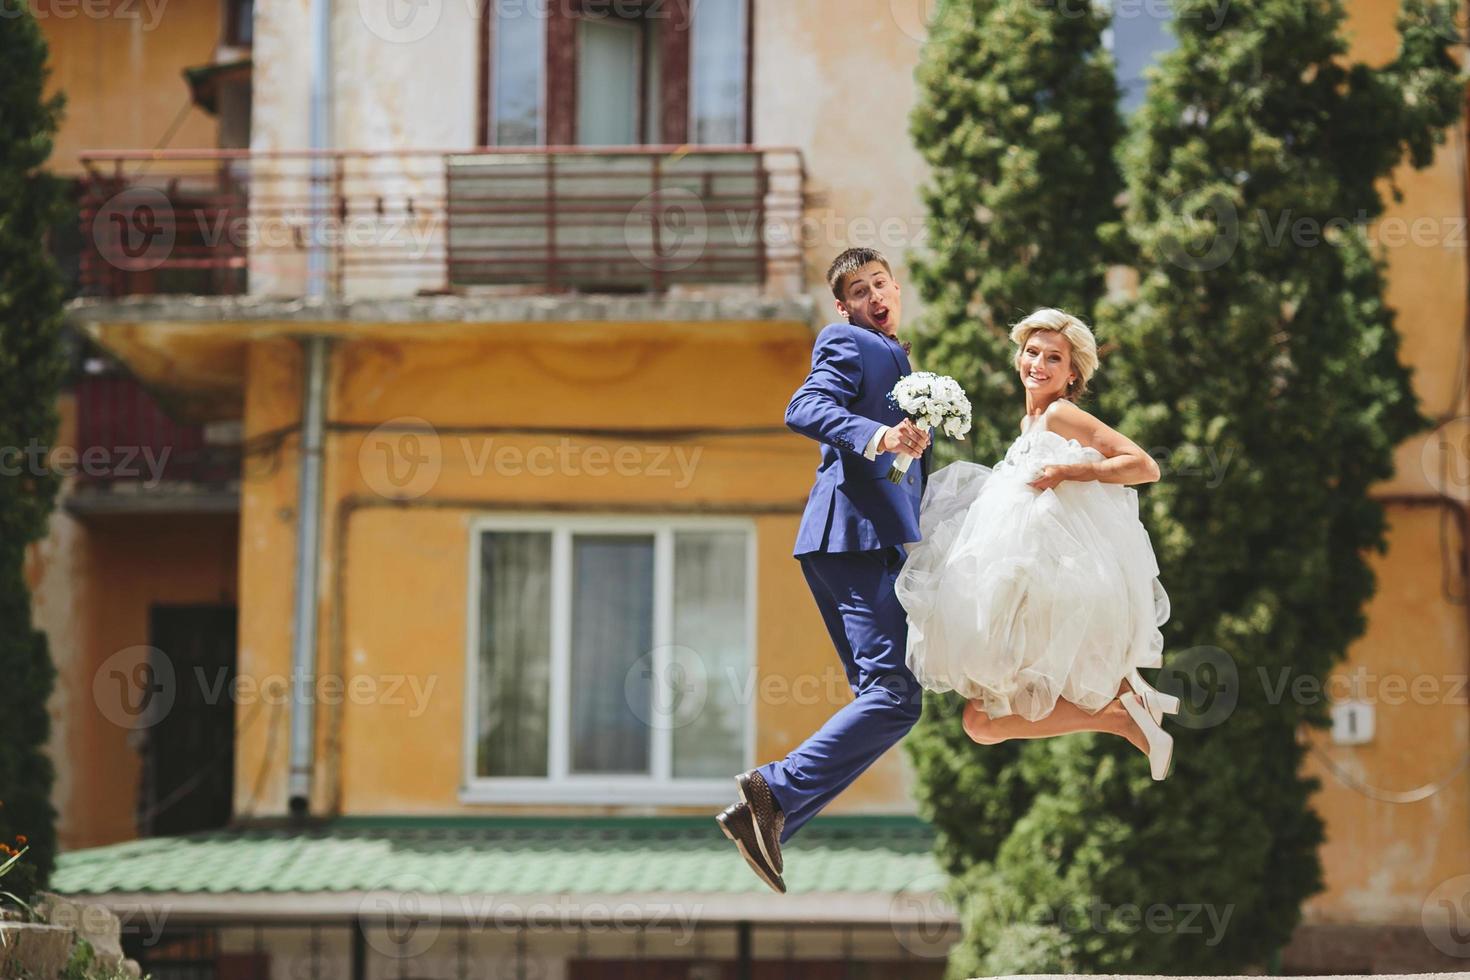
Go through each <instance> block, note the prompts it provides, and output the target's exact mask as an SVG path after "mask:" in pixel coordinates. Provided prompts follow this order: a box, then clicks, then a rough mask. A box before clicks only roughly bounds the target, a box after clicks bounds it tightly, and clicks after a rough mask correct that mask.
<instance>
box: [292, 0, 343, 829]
mask: <svg viewBox="0 0 1470 980" xmlns="http://www.w3.org/2000/svg"><path fill="white" fill-rule="evenodd" d="M331 72H332V5H331V0H311V117H310V139H311V150H312V154H313V155H312V158H311V177H312V180H311V188H310V201H311V205H310V206H311V220H312V232H311V235H310V239H309V241H310V246H309V250H308V252H307V263H306V289H307V295H308V296H310V297H311V298H313V299H323V298H325V297H326V295H327V255H326V251H325V244H324V242H323V241H322V234H321V232H322V229H321V225H320V223H321V222H322V221H323V220H325V218H326V212H327V185H326V177H327V166H326V164H327V161H326V159H325V153H326V151H327V150H329V149H331V143H332V139H331V101H330V94H331V85H332V74H331ZM301 348H302V366H303V371H302V374H303V378H304V381H303V390H302V397H301V462H300V470H299V472H298V474H297V483H296V575H295V577H296V583H295V587H296V595H295V608H294V610H293V612H292V617H291V619H292V622H291V696H292V706H291V768H290V773H289V778H288V783H287V798H288V800H289V804H290V812H291V815H292V816H293V817H296V818H301V817H304V816H306V815H307V814H308V813H310V811H311V783H312V773H313V770H314V768H315V763H316V636H317V602H316V592H317V572H318V568H319V566H320V565H321V517H322V431H323V424H324V422H325V419H326V391H327V359H328V349H327V338H325V337H321V336H314V337H306V338H303V339H302V341H301Z"/></svg>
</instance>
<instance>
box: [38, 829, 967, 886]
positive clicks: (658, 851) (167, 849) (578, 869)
mask: <svg viewBox="0 0 1470 980" xmlns="http://www.w3.org/2000/svg"><path fill="white" fill-rule="evenodd" d="M932 843H933V834H932V831H931V830H930V828H929V827H928V826H927V825H926V824H924V823H922V822H920V821H919V820H916V819H914V818H910V817H823V818H819V819H817V820H814V821H813V822H812V823H810V824H808V825H807V826H806V827H805V828H803V829H802V831H801V833H800V834H798V835H797V836H796V837H795V838H793V839H792V841H791V842H790V843H789V844H788V845H787V846H786V847H785V848H783V855H784V857H785V866H786V874H785V878H786V884H787V887H788V889H789V890H790V892H792V893H801V892H811V893H831V892H865V893H873V892H886V893H890V894H891V893H896V892H900V891H903V890H905V889H908V888H910V887H911V886H913V884H914V883H915V882H917V881H930V882H932V881H933V880H934V878H935V876H936V875H937V873H938V867H937V865H936V864H935V862H934V859H933V857H932V856H931V846H932ZM51 887H52V889H53V890H55V891H57V892H61V893H63V894H68V895H86V894H104V893H109V892H111V893H147V892H172V893H178V892H192V893H197V894H224V893H251V892H254V893H283V892H292V893H295V892H317V893H320V892H344V891H360V890H367V891H370V890H377V889H393V890H399V889H402V890H408V889H412V890H415V891H426V892H439V893H443V894H481V893H486V892H494V893H496V894H501V895H516V894H522V895H526V894H541V895H546V894H562V893H568V894H603V895H607V894H626V893H646V892H664V893H668V892H703V893H742V892H764V891H765V886H764V885H763V884H761V882H760V881H759V880H758V879H757V878H756V877H755V875H754V874H752V873H751V871H750V869H749V868H747V867H746V865H745V862H744V861H743V860H742V859H741V858H740V855H739V854H738V852H737V851H736V850H735V848H734V846H733V845H732V844H731V843H730V842H729V841H727V840H726V839H725V838H724V837H723V836H722V835H721V834H720V831H719V828H717V827H716V826H715V823H714V821H713V819H711V818H709V817H698V818H694V817H688V818H682V817H681V818H664V817H648V818H637V817H612V818H566V817H563V818H554V817H504V818H483V819H432V818H346V819H341V820H336V821H333V822H331V823H328V824H324V825H320V826H315V827H305V828H291V827H240V828H231V829H225V830H216V831H208V832H204V833H198V834H191V835H188V836H181V837H162V838H150V839H145V840H137V841H129V842H127V843H123V844H112V845H108V846H106V847H94V848H88V849H85V850H78V851H71V852H67V853H64V854H62V855H61V856H60V858H59V859H58V866H57V870H56V873H55V874H54V875H53V877H52V881H51Z"/></svg>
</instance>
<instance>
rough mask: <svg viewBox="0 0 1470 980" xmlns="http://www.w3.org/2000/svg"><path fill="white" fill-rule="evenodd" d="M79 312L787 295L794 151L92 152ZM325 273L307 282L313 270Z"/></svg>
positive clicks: (798, 189) (796, 209)
mask: <svg viewBox="0 0 1470 980" xmlns="http://www.w3.org/2000/svg"><path fill="white" fill-rule="evenodd" d="M82 162H83V165H84V167H85V171H86V177H85V178H84V179H83V182H82V188H81V202H80V213H81V224H82V238H83V250H82V256H81V282H82V289H83V292H84V293H85V294H88V295H93V296H123V295H132V294H148V293H193V294H214V295H222V294H236V293H246V292H248V293H251V294H255V295H275V296H282V295H285V296H293V295H306V294H312V293H321V294H327V295H333V296H339V297H340V296H373V295H386V296H404V295H416V294H425V293H428V294H432V293H444V292H454V291H461V290H466V289H473V288H476V287H486V286H494V287H521V288H523V289H529V290H532V291H562V290H580V291H625V292H649V291H652V292H659V291H663V290H665V289H667V288H669V287H671V286H676V285H704V284H710V285H726V284H735V285H749V286H756V287H763V288H765V289H767V290H779V289H789V290H791V291H795V290H798V289H800V286H801V284H800V279H801V266H802V255H801V236H800V234H799V229H798V228H797V225H798V224H799V223H800V221H801V219H802V215H803V208H804V203H805V183H806V181H805V171H804V165H803V162H802V157H801V153H800V152H799V151H797V150H792V149H769V148H758V147H703V146H701V147H669V146H644V147H609V148H587V147H545V148H515V149H510V148H494V149H476V150H466V151H440V150H434V151H430V150H389V151H365V150H364V151H337V152H330V153H322V154H318V153H312V152H309V151H279V152H253V151H248V150H217V151H155V152H148V151H142V152H88V153H85V154H83V156H82ZM313 253H316V254H317V255H318V256H319V257H321V258H323V259H324V260H325V261H322V262H320V263H319V267H320V268H322V269H324V270H325V271H324V272H323V273H322V275H323V276H324V277H325V281H322V282H317V283H313V282H311V281H310V280H309V276H310V273H309V271H308V268H309V263H308V257H309V256H310V255H312V254H313Z"/></svg>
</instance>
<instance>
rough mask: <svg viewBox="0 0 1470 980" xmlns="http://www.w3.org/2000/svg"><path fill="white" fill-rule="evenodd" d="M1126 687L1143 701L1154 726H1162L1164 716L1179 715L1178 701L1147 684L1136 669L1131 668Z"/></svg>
mask: <svg viewBox="0 0 1470 980" xmlns="http://www.w3.org/2000/svg"><path fill="white" fill-rule="evenodd" d="M1128 686H1129V687H1131V688H1133V693H1134V694H1137V695H1138V696H1139V698H1140V699H1141V700H1142V701H1143V706H1144V707H1145V708H1147V709H1148V716H1149V717H1150V718H1152V719H1153V720H1154V724H1155V725H1162V724H1163V723H1164V716H1165V715H1177V714H1178V713H1179V699H1178V698H1176V697H1175V696H1174V695H1172V694H1165V693H1164V692H1162V691H1160V690H1158V689H1157V688H1155V687H1154V686H1153V685H1151V684H1149V682H1148V681H1146V680H1144V679H1143V675H1142V674H1140V673H1139V672H1138V668H1137V667H1135V668H1133V671H1132V672H1131V673H1130V674H1129V675H1128Z"/></svg>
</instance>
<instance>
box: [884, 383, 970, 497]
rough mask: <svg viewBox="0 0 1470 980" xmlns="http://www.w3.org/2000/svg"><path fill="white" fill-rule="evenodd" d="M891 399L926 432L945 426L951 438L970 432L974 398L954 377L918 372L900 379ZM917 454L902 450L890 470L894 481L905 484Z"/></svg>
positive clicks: (889, 473) (892, 481) (889, 475)
mask: <svg viewBox="0 0 1470 980" xmlns="http://www.w3.org/2000/svg"><path fill="white" fill-rule="evenodd" d="M888 400H889V401H890V402H892V403H893V404H894V405H897V406H898V409H899V411H901V412H903V413H904V414H905V415H907V416H908V417H909V419H910V420H912V421H913V423H914V424H915V425H917V426H918V427H919V428H920V429H923V430H924V431H925V432H929V431H931V430H933V429H941V430H943V432H944V434H945V435H947V436H949V437H950V438H951V439H960V438H963V437H964V435H965V433H967V432H969V431H970V399H969V398H967V397H966V396H965V389H963V388H961V387H960V384H959V382H958V381H956V380H955V379H954V378H951V377H948V376H946V375H942V374H933V373H931V372H929V371H916V372H914V373H913V374H910V375H906V376H904V377H902V378H899V379H898V384H896V385H894V386H893V391H892V392H891V393H890V394H889V396H888ZM913 462H914V457H912V456H910V455H909V454H907V453H899V454H898V459H897V461H895V462H894V464H893V467H892V468H891V469H889V471H888V481H889V482H890V483H902V482H903V475H904V474H905V473H907V472H908V471H909V467H910V466H911V465H912V464H913Z"/></svg>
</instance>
